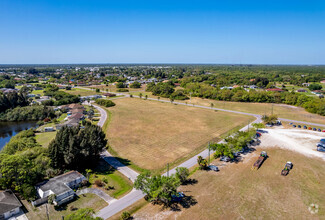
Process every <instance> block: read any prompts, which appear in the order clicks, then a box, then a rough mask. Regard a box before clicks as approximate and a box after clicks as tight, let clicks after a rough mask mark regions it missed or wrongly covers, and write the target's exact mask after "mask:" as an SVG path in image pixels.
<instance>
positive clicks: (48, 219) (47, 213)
mask: <svg viewBox="0 0 325 220" xmlns="http://www.w3.org/2000/svg"><path fill="white" fill-rule="evenodd" d="M46 216H47V220H50V217H49V210H48V209H47V203H46Z"/></svg>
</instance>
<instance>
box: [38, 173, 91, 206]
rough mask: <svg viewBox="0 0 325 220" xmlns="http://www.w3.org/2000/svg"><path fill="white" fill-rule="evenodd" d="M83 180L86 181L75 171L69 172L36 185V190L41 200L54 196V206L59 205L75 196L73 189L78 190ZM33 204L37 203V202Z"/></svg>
mask: <svg viewBox="0 0 325 220" xmlns="http://www.w3.org/2000/svg"><path fill="white" fill-rule="evenodd" d="M83 180H86V177H84V175H82V174H80V173H79V172H77V171H70V172H67V173H65V174H62V175H60V176H57V177H54V178H52V179H50V180H48V181H45V182H42V183H39V184H37V186H36V190H37V193H38V195H39V197H40V198H41V200H43V199H45V198H47V197H48V196H49V195H51V194H55V195H56V198H55V201H54V204H55V205H61V204H63V203H66V202H68V201H70V200H72V199H73V198H74V197H75V195H76V194H75V192H74V191H73V189H75V188H78V187H79V186H80V184H81V182H82V181H83ZM35 202H36V203H38V202H37V200H36V201H35Z"/></svg>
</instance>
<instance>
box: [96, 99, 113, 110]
mask: <svg viewBox="0 0 325 220" xmlns="http://www.w3.org/2000/svg"><path fill="white" fill-rule="evenodd" d="M95 102H96V104H98V105H101V106H104V107H106V108H108V107H112V106H115V103H114V102H112V101H111V100H107V99H96V101H95Z"/></svg>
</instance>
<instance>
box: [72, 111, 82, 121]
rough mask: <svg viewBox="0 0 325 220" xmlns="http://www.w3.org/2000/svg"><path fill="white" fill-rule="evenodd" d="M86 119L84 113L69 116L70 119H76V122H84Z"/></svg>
mask: <svg viewBox="0 0 325 220" xmlns="http://www.w3.org/2000/svg"><path fill="white" fill-rule="evenodd" d="M84 118H85V116H84V114H82V113H79V112H77V113H74V114H72V115H71V116H69V119H75V120H83V119H84Z"/></svg>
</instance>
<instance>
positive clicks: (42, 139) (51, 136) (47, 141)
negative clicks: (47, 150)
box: [36, 131, 57, 147]
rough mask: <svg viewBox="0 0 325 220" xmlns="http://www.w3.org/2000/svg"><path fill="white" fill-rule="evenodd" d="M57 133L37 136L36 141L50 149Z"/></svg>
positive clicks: (43, 133) (44, 133)
mask: <svg viewBox="0 0 325 220" xmlns="http://www.w3.org/2000/svg"><path fill="white" fill-rule="evenodd" d="M56 133H57V131H52V132H42V133H37V134H36V141H37V142H38V143H39V144H40V145H42V146H43V147H48V146H49V144H50V142H51V141H52V140H53V139H54V138H55V135H56Z"/></svg>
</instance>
